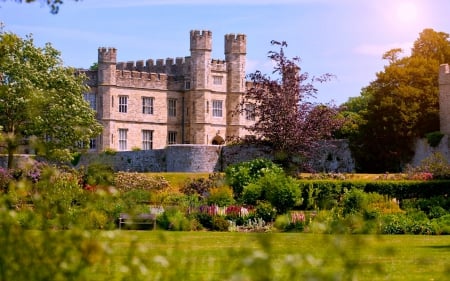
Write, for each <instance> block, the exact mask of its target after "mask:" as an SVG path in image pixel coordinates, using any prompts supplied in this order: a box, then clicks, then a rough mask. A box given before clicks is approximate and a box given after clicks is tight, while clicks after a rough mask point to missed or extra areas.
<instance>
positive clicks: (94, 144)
mask: <svg viewBox="0 0 450 281" xmlns="http://www.w3.org/2000/svg"><path fill="white" fill-rule="evenodd" d="M89 149H97V139H90V140H89Z"/></svg>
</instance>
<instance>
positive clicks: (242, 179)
mask: <svg viewBox="0 0 450 281" xmlns="http://www.w3.org/2000/svg"><path fill="white" fill-rule="evenodd" d="M267 172H272V173H284V172H283V169H282V168H280V167H279V166H278V165H276V164H275V163H273V162H272V161H270V160H268V159H263V158H259V159H255V160H252V161H248V162H241V163H238V164H235V165H230V166H228V167H227V168H226V169H225V179H226V181H227V183H228V184H229V185H230V186H231V187H232V188H233V192H234V197H235V198H239V197H240V196H241V194H242V191H243V190H244V187H245V186H246V185H248V184H249V183H252V182H255V181H257V180H258V179H259V178H260V177H262V176H263V175H264V174H265V173H267Z"/></svg>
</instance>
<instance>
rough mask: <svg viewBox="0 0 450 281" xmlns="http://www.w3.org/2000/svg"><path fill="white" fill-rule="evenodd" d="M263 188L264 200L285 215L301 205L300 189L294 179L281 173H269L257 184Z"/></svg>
mask: <svg viewBox="0 0 450 281" xmlns="http://www.w3.org/2000/svg"><path fill="white" fill-rule="evenodd" d="M256 184H258V185H260V186H261V188H262V194H263V199H264V200H267V201H268V202H270V203H271V204H272V206H273V207H275V209H276V211H277V213H278V214H284V213H286V212H287V211H289V210H290V209H292V208H293V207H294V206H295V205H300V203H301V197H300V194H301V192H300V188H299V186H298V184H297V182H296V180H294V179H293V178H292V177H289V176H286V175H285V174H281V173H267V174H265V175H264V176H263V177H261V178H260V179H259V180H258V181H257V183H256Z"/></svg>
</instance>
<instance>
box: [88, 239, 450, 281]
mask: <svg viewBox="0 0 450 281" xmlns="http://www.w3.org/2000/svg"><path fill="white" fill-rule="evenodd" d="M105 235H106V236H105ZM99 237H103V238H99V239H102V240H104V242H107V241H108V242H110V243H108V244H109V245H110V247H111V248H110V249H109V252H110V255H109V259H108V260H107V262H106V265H105V266H102V267H101V268H97V269H95V271H96V272H95V273H94V274H93V275H91V276H98V279H99V280H104V279H105V276H104V275H105V274H107V275H108V276H109V278H108V280H122V279H121V278H123V276H127V277H129V278H130V280H371V281H373V280H408V281H410V280H421V281H422V280H450V236H411V235H395V236H394V235H392V236H369V235H366V236H365V235H349V236H338V235H315V234H302V233H274V234H262V233H230V232H160V231H113V232H100V236H99ZM110 239H112V242H111V240H110ZM130 244H131V245H132V246H130ZM130 256H134V257H135V258H130ZM136 257H138V258H136Z"/></svg>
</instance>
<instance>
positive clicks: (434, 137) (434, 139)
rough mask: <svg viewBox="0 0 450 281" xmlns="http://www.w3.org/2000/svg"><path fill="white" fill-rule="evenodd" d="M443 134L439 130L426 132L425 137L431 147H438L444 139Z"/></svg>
mask: <svg viewBox="0 0 450 281" xmlns="http://www.w3.org/2000/svg"><path fill="white" fill-rule="evenodd" d="M443 136H444V134H443V133H441V132H439V131H436V132H431V133H428V134H425V137H426V138H427V141H428V144H429V145H430V146H431V147H437V146H438V145H439V143H440V142H441V139H442V137H443Z"/></svg>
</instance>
